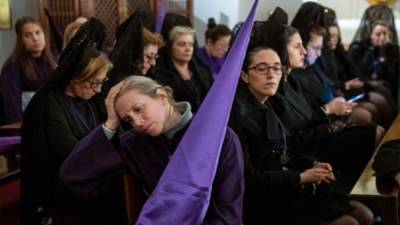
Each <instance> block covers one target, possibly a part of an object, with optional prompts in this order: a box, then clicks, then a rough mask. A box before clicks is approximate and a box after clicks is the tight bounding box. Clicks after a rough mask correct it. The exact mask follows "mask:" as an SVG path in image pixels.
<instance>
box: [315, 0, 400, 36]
mask: <svg viewBox="0 0 400 225" xmlns="http://www.w3.org/2000/svg"><path fill="white" fill-rule="evenodd" d="M317 2H318V3H320V4H322V5H324V6H327V7H329V8H332V9H333V10H335V11H336V14H337V17H338V20H339V26H340V29H341V31H342V39H343V42H344V43H351V40H352V39H353V37H354V34H355V32H356V31H357V28H358V26H359V24H360V20H361V17H362V15H363V13H364V11H365V9H366V8H367V7H368V6H369V5H368V2H367V1H365V0H335V1H332V0H318V1H317ZM392 8H393V12H394V15H395V18H396V27H397V34H399V31H400V20H399V19H400V16H399V9H400V2H399V1H398V2H397V3H396V4H395V5H393V6H392Z"/></svg>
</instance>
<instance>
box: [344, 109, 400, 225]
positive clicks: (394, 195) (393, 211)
mask: <svg viewBox="0 0 400 225" xmlns="http://www.w3.org/2000/svg"><path fill="white" fill-rule="evenodd" d="M399 138H400V114H399V115H397V117H396V119H395V120H394V121H393V123H392V126H391V127H390V128H389V130H388V131H387V132H386V134H385V136H384V138H383V139H382V141H381V143H379V145H378V147H377V148H376V150H375V153H374V154H373V156H372V157H371V159H370V160H369V162H368V164H367V166H366V167H365V168H364V170H363V172H362V174H361V176H360V177H359V178H358V180H357V183H356V184H355V185H354V187H353V189H352V191H351V193H350V195H349V196H350V198H351V199H354V200H358V201H361V202H363V203H365V204H366V205H368V206H370V207H372V208H373V209H374V210H375V212H376V213H377V214H378V215H379V216H381V217H382V221H383V224H384V225H400V223H399V207H398V204H399V188H398V187H397V186H396V187H384V186H381V185H377V183H376V177H375V176H374V173H375V171H374V170H373V169H372V164H373V162H374V158H375V155H376V153H377V151H378V149H379V148H380V146H381V145H382V144H383V143H385V142H387V141H391V140H395V139H399ZM399 163H400V162H399Z"/></svg>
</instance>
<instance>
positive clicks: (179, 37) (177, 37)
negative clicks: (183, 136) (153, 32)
mask: <svg viewBox="0 0 400 225" xmlns="http://www.w3.org/2000/svg"><path fill="white" fill-rule="evenodd" d="M194 45H195V31H194V30H193V28H191V27H184V26H175V27H174V28H173V29H172V30H171V32H169V38H168V41H167V43H166V45H165V46H164V48H163V49H162V51H161V55H160V58H159V61H158V62H157V65H156V68H155V71H154V76H153V77H154V79H155V80H157V81H159V82H160V83H162V84H164V85H168V86H170V87H171V88H172V89H173V90H174V97H175V98H176V100H177V101H188V102H189V103H190V104H191V105H192V110H193V112H196V111H197V109H198V108H199V106H200V104H201V102H202V101H203V99H204V97H205V96H206V94H207V92H208V90H209V88H210V86H211V84H212V82H213V78H212V75H211V72H210V70H209V69H208V68H207V67H205V66H204V65H203V64H202V63H201V62H199V60H198V59H197V58H196V57H193V53H194V49H195V47H194Z"/></svg>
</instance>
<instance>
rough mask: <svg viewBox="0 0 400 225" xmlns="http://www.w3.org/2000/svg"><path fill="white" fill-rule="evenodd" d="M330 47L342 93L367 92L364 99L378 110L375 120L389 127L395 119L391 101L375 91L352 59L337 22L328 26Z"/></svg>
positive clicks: (337, 86)
mask: <svg viewBox="0 0 400 225" xmlns="http://www.w3.org/2000/svg"><path fill="white" fill-rule="evenodd" d="M328 34H329V47H330V48H331V49H332V50H333V51H334V56H335V58H334V59H335V62H336V68H337V70H338V77H337V80H336V81H335V84H336V88H337V90H339V91H340V92H341V93H354V92H357V91H363V92H366V94H367V96H365V98H364V100H366V101H369V102H371V103H372V104H373V105H374V106H375V107H376V110H377V113H376V116H375V117H374V121H375V122H376V123H378V124H381V125H383V126H384V127H388V126H389V125H390V124H391V121H392V119H393V108H392V107H391V105H390V103H389V101H388V100H387V99H386V98H385V97H384V96H383V95H382V94H380V93H378V92H375V91H374V90H373V89H372V88H371V87H370V86H369V84H368V81H367V80H368V79H366V78H365V77H364V76H362V73H361V72H360V70H359V69H358V68H357V66H356V65H355V64H354V62H353V61H352V60H351V58H350V56H349V54H348V52H347V51H346V50H345V49H344V46H343V45H342V42H341V37H340V29H339V26H338V25H337V24H336V23H331V24H330V25H329V26H328Z"/></svg>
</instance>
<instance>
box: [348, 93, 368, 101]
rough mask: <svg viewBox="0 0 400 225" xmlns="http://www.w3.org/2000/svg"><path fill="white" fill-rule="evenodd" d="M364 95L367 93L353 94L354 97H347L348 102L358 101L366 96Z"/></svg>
mask: <svg viewBox="0 0 400 225" xmlns="http://www.w3.org/2000/svg"><path fill="white" fill-rule="evenodd" d="M364 95H365V94H358V95H355V96H353V97H351V98H349V99H347V102H348V103H351V102H356V101H358V100H360V99H362V98H364Z"/></svg>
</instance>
